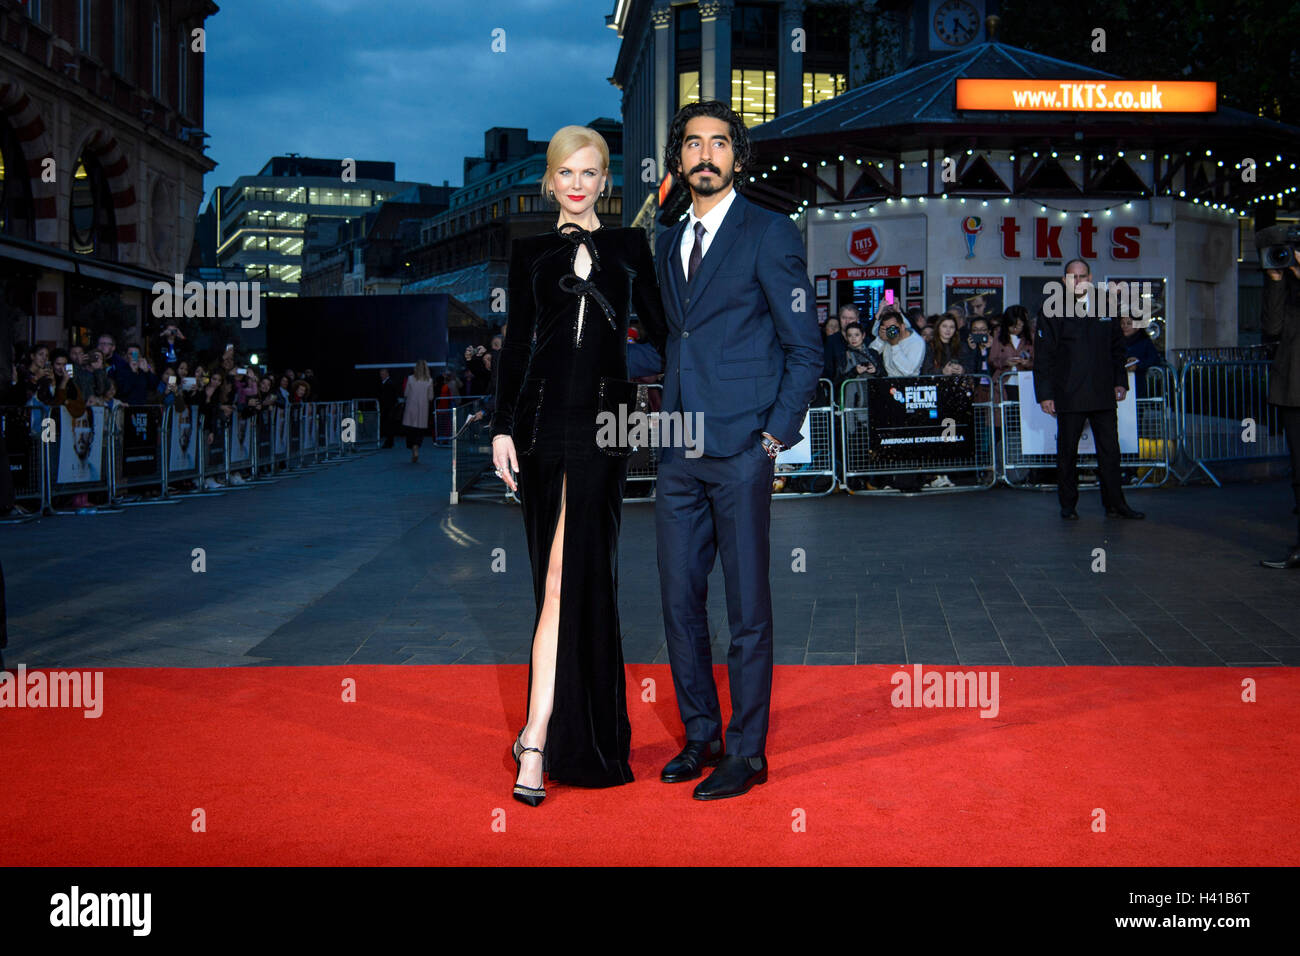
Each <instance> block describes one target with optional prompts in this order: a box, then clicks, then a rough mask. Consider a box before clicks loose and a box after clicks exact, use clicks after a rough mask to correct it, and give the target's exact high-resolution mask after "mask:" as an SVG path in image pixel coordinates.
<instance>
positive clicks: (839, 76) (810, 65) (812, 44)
mask: <svg viewBox="0 0 1300 956" xmlns="http://www.w3.org/2000/svg"><path fill="white" fill-rule="evenodd" d="M803 25H804V29H806V30H807V31H808V47H807V49H806V50H805V52H804V55H803V68H804V74H803V105H804V106H812V105H813V104H814V103H820V102H821V101H822V100H828V99H830V98H831V97H833V96H838V95H839V94H841V93H843V92H845V91H846V90H848V88H849V87H848V72H849V37H850V35H851V33H852V22H851V20H850V14H849V11H848V10H847V9H845V8H843V7H831V6H825V5H822V4H817V5H814V6H808V7H805V8H804V14H803Z"/></svg>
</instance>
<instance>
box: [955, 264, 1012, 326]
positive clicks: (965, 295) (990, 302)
mask: <svg viewBox="0 0 1300 956" xmlns="http://www.w3.org/2000/svg"><path fill="white" fill-rule="evenodd" d="M1005 286H1006V276H951V275H946V276H944V277H943V308H944V311H947V310H948V309H950V308H952V307H953V306H954V305H957V306H961V310H962V314H963V315H965V316H966V320H967V321H968V322H969V321H970V320H971V319H973V318H977V317H978V316H981V315H997V314H998V313H1000V312H1001V311H1002V308H1003V303H1004V302H1005V301H1006V296H1005V295H1004V288H1005Z"/></svg>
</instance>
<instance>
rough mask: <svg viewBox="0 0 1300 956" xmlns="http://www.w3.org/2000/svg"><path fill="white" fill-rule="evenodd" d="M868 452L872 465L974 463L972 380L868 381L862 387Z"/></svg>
mask: <svg viewBox="0 0 1300 956" xmlns="http://www.w3.org/2000/svg"><path fill="white" fill-rule="evenodd" d="M866 384H867V421H868V423H869V426H870V434H869V438H868V443H867V447H868V451H869V452H870V454H871V455H872V457H873V459H875V460H876V461H880V462H883V463H884V464H890V463H894V462H897V463H898V464H899V465H900V466H902V467H913V466H914V465H915V464H916V463H921V464H924V463H926V462H931V461H933V462H939V461H942V462H944V463H946V464H948V465H952V464H953V463H954V461H959V462H968V463H970V464H972V465H973V464H974V463H975V408H974V405H973V404H972V403H971V395H972V392H973V391H974V379H972V378H971V377H970V376H968V375H945V376H943V377H941V378H873V379H871V380H870V381H868V382H867V383H866Z"/></svg>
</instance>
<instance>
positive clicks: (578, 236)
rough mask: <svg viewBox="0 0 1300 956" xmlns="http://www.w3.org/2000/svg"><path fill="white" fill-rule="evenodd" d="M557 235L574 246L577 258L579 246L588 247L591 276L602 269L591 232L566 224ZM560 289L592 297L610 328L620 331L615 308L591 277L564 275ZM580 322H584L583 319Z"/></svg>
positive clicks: (579, 335) (575, 274)
mask: <svg viewBox="0 0 1300 956" xmlns="http://www.w3.org/2000/svg"><path fill="white" fill-rule="evenodd" d="M555 234H556V235H558V236H560V237H562V238H563V239H564V240H565V241H567V242H568V243H570V244H571V245H572V246H573V254H574V256H575V257H576V256H577V254H578V246H580V245H581V246H586V247H587V252H588V254H589V255H590V256H591V274H595V272H596V271H597V270H598V269H599V268H600V255H599V254H598V253H597V252H596V242H595V240H594V239H593V238H592V236H591V232H590V231H589V230H587V229H583V228H582V227H581V226H579V225H578V224H577V223H576V222H566V223H564V224H563V225H561V226H556V227H555ZM560 288H561V289H563V290H564V291H565V292H570V293H573V294H574V295H577V296H580V297H584V296H591V298H592V299H594V300H595V301H596V304H597V305H598V306H600V310H601V311H602V312H604V313H605V318H607V319H609V327H610V328H611V329H615V330H617V329H618V322H617V321H615V315H614V307H613V306H611V305H610V304H609V300H608V299H606V298H605V297H604V296H603V295H601V292H600V290H599V289H597V288H596V286H595V283H593V282H592V281H591V279H590V275H589V276H588V278H586V279H583V278H581V277H580V276H579V275H578V274H577V273H576V272H566V273H565V274H564V275H562V276H560ZM578 321H579V322H581V321H582V320H581V317H580V318H579V320H578ZM577 341H578V342H579V343H580V342H581V332H579V333H578V339H577Z"/></svg>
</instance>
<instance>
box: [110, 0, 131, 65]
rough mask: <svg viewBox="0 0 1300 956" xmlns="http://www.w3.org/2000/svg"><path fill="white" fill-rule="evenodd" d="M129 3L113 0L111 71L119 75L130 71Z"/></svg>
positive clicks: (122, 0)
mask: <svg viewBox="0 0 1300 956" xmlns="http://www.w3.org/2000/svg"><path fill="white" fill-rule="evenodd" d="M131 49H132V43H131V5H130V4H129V3H128V2H127V0H113V71H114V72H115V73H117V74H118V75H119V76H127V75H129V74H130V72H131V62H130V58H131Z"/></svg>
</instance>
